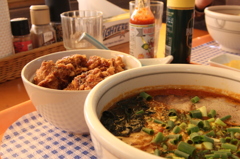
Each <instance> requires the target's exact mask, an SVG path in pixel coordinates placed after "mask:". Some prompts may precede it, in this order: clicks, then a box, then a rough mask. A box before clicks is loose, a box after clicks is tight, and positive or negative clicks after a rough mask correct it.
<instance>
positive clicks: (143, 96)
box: [139, 92, 152, 101]
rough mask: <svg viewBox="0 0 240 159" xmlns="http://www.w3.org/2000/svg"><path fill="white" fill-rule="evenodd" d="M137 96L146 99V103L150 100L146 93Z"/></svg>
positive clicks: (150, 97)
mask: <svg viewBox="0 0 240 159" xmlns="http://www.w3.org/2000/svg"><path fill="white" fill-rule="evenodd" d="M139 95H140V97H142V98H143V99H146V100H148V101H149V100H151V99H152V96H151V95H149V94H147V93H146V92H141V93H140V94H139Z"/></svg>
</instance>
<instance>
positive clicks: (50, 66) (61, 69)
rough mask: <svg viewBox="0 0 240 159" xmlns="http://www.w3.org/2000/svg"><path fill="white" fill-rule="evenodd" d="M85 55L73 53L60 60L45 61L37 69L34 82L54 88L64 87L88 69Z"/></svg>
mask: <svg viewBox="0 0 240 159" xmlns="http://www.w3.org/2000/svg"><path fill="white" fill-rule="evenodd" d="M86 63H87V58H86V56H85V55H78V54H76V55H72V56H67V57H64V58H62V59H60V60H58V61H57V62H56V63H54V62H53V61H44V62H43V63H42V64H41V67H40V68H39V69H38V70H37V71H36V76H35V77H34V83H35V84H37V85H39V86H42V87H47V88H52V89H64V88H65V87H67V85H68V84H69V83H70V82H71V80H72V79H73V78H74V77H75V76H76V75H78V74H80V73H82V72H85V71H87V70H88V68H87V67H86Z"/></svg>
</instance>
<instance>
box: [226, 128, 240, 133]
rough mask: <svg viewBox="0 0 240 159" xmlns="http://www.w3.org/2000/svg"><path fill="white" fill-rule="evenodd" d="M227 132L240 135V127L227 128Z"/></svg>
mask: <svg viewBox="0 0 240 159" xmlns="http://www.w3.org/2000/svg"><path fill="white" fill-rule="evenodd" d="M227 132H234V133H236V132H238V133H240V127H230V128H227Z"/></svg>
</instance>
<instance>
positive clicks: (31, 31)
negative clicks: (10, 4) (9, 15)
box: [10, 0, 70, 53]
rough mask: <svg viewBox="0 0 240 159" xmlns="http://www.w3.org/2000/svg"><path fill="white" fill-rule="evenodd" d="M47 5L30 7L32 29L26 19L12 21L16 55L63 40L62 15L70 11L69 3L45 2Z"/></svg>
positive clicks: (48, 0) (55, 0)
mask: <svg viewBox="0 0 240 159" xmlns="http://www.w3.org/2000/svg"><path fill="white" fill-rule="evenodd" d="M60 2H61V3H60ZM45 4H46V5H32V6H30V18H31V19H30V20H31V27H30V23H29V19H28V18H26V17H19V18H14V19H11V20H10V22H11V31H12V36H13V46H14V50H15V53H19V52H23V51H29V50H32V49H34V48H39V47H42V46H46V45H50V44H53V43H55V42H59V41H62V40H63V39H62V27H61V18H60V14H61V13H62V12H65V11H69V10H70V5H69V1H68V0H45Z"/></svg>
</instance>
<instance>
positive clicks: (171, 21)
mask: <svg viewBox="0 0 240 159" xmlns="http://www.w3.org/2000/svg"><path fill="white" fill-rule="evenodd" d="M194 6H195V0H168V1H167V20H166V46H165V56H168V55H172V56H173V58H174V59H173V61H172V63H190V56H191V49H192V34H193V24H194Z"/></svg>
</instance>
